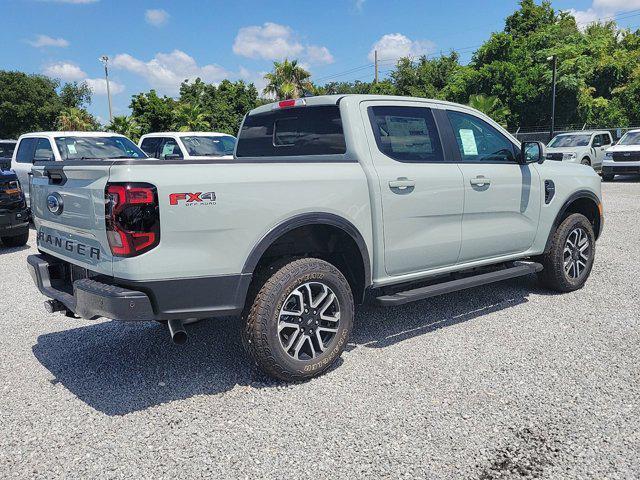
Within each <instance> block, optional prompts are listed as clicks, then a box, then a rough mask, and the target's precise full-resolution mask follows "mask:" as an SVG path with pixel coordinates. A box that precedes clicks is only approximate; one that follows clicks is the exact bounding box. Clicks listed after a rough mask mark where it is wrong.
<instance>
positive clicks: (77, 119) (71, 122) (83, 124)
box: [56, 107, 96, 131]
mask: <svg viewBox="0 0 640 480" xmlns="http://www.w3.org/2000/svg"><path fill="white" fill-rule="evenodd" d="M56 127H57V128H58V130H63V131H72V130H76V131H88V130H94V129H95V128H96V122H95V120H94V118H93V117H92V116H91V115H90V114H89V112H87V111H86V110H84V109H82V108H76V107H68V108H65V109H63V110H62V111H61V112H60V114H59V115H58V118H57V119H56Z"/></svg>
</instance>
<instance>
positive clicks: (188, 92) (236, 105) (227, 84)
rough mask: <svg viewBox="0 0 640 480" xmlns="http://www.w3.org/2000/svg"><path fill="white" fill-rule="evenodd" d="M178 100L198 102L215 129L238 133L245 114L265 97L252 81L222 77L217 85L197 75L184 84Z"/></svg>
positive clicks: (231, 133) (193, 103) (194, 103)
mask: <svg viewBox="0 0 640 480" xmlns="http://www.w3.org/2000/svg"><path fill="white" fill-rule="evenodd" d="M179 103H188V104H192V105H198V107H199V109H200V110H201V112H202V113H203V114H204V115H205V119H206V120H207V121H208V122H209V124H210V128H211V129H212V130H215V131H217V132H221V133H228V134H230V135H236V134H237V133H238V129H239V128H240V123H241V122H242V119H243V118H244V115H245V114H246V113H247V112H248V111H250V110H252V109H254V108H256V107H257V106H258V105H260V104H261V103H263V101H261V100H260V99H259V98H258V91H257V90H256V88H255V86H254V85H253V84H251V83H249V84H247V83H245V82H243V81H241V80H240V81H237V82H231V81H229V80H223V81H222V82H220V84H219V85H214V84H211V83H205V82H203V81H202V80H200V79H199V78H197V79H196V80H194V81H192V82H184V83H183V84H182V85H181V87H180V99H179Z"/></svg>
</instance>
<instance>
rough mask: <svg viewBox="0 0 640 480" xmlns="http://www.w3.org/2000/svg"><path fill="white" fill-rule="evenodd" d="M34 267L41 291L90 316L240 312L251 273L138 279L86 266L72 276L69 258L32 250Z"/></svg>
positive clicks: (162, 317) (163, 316)
mask: <svg viewBox="0 0 640 480" xmlns="http://www.w3.org/2000/svg"><path fill="white" fill-rule="evenodd" d="M27 262H28V265H29V271H30V273H31V276H32V277H33V280H34V282H35V283H36V286H37V287H38V289H39V290H40V292H41V293H42V294H43V295H45V296H47V297H49V298H51V299H54V300H57V301H59V302H61V303H62V304H64V305H65V307H66V308H67V309H68V310H69V311H71V312H73V313H75V314H77V315H79V316H81V317H83V318H87V319H95V318H99V317H104V318H110V319H115V320H125V321H148V320H170V319H186V318H207V317H219V316H227V315H237V314H239V313H240V312H241V311H242V309H243V307H244V300H245V296H246V292H247V289H248V286H249V283H250V281H251V275H227V276H217V277H201V278H194V279H176V280H161V281H153V282H136V281H130V280H124V279H118V278H113V277H107V276H103V275H97V274H95V273H93V272H89V271H88V272H86V273H87V275H86V278H79V279H77V278H76V277H74V278H76V279H74V280H72V278H71V274H70V270H71V267H70V264H69V263H67V262H64V261H62V260H59V259H57V258H54V257H51V256H49V255H30V256H29V257H28V259H27Z"/></svg>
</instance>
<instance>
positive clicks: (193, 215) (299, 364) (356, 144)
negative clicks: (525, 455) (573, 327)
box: [28, 95, 603, 380]
mask: <svg viewBox="0 0 640 480" xmlns="http://www.w3.org/2000/svg"><path fill="white" fill-rule="evenodd" d="M544 160H545V156H544V145H542V144H541V143H539V142H525V143H523V144H520V143H518V141H517V140H516V139H515V138H514V137H513V136H511V135H510V134H509V133H507V132H506V131H505V130H504V129H503V128H502V127H500V125H498V124H497V123H496V122H494V121H493V120H491V119H490V118H488V117H487V116H486V115H484V114H482V113H480V112H478V111H476V110H473V109H471V108H469V107H467V106H463V105H457V104H453V103H448V102H443V101H436V100H426V99H420V98H407V97H386V96H375V95H335V96H320V97H310V98H304V99H297V100H285V101H282V102H278V103H275V104H270V105H264V106H261V107H258V108H256V109H254V110H252V111H251V112H249V114H248V115H247V116H246V117H245V119H244V122H243V124H242V127H241V130H240V135H239V139H238V144H237V146H236V151H235V158H234V159H233V160H228V161H224V160H223V161H220V160H203V161H201V162H187V163H186V164H183V163H181V162H182V161H181V160H174V161H171V160H165V161H160V160H155V159H148V160H136V161H128V160H115V161H109V162H105V161H91V162H84V163H83V162H69V163H67V162H63V163H61V164H59V165H52V164H48V165H36V166H35V167H34V169H33V175H34V176H33V182H32V189H33V190H32V192H33V202H32V208H33V212H34V216H35V224H36V227H37V229H38V232H37V238H38V248H39V250H40V252H41V253H40V254H39V255H32V256H30V257H29V258H28V264H29V268H30V270H31V273H32V276H33V278H34V280H35V282H36V284H37V286H38V288H39V289H40V291H41V292H42V293H43V294H44V295H45V296H47V297H49V298H50V299H51V300H49V301H48V303H47V308H48V310H49V311H50V312H54V311H66V312H67V313H75V314H77V315H79V316H81V317H84V318H87V319H93V318H97V317H106V318H111V319H118V320H135V321H148V320H157V321H162V322H167V324H168V327H169V332H170V334H171V337H172V338H173V339H174V341H175V342H177V343H180V342H184V341H185V340H186V331H185V329H184V326H183V320H186V319H194V318H197V319H204V318H209V317H219V316H228V315H242V318H243V319H244V322H245V323H244V327H243V340H244V344H245V346H246V348H247V349H248V351H249V352H250V354H251V356H252V358H253V359H254V360H255V362H256V363H257V365H259V367H260V368H261V369H262V370H264V371H265V372H267V373H268V374H270V375H272V376H274V377H277V378H280V379H284V380H302V379H307V378H310V377H313V376H315V375H318V374H320V373H322V372H324V371H326V370H327V369H328V368H329V367H330V366H331V365H332V364H333V363H334V362H335V361H336V359H337V358H338V357H339V356H340V355H341V353H342V351H343V349H344V347H345V345H346V343H347V341H348V339H349V335H350V333H351V329H352V326H353V319H354V304H359V303H361V302H362V301H363V299H364V297H365V292H366V291H371V292H372V294H373V295H374V296H375V297H377V302H378V303H379V304H381V305H384V306H398V305H402V304H405V303H408V302H412V301H416V300H421V299H424V298H428V297H431V296H434V295H439V294H443V293H449V292H453V291H456V290H462V289H465V288H470V287H474V286H478V285H483V284H487V283H490V282H495V281H500V280H505V279H509V278H513V277H518V276H523V275H528V274H531V273H535V272H537V273H538V274H539V275H540V279H541V281H542V282H543V284H544V285H546V286H548V287H549V288H551V289H554V290H556V291H559V292H570V291H573V290H576V289H579V288H581V287H582V286H583V285H584V283H585V281H586V280H587V278H588V277H589V274H590V272H591V268H592V265H593V262H594V258H595V242H596V239H597V238H598V236H599V235H600V232H601V230H602V225H603V213H602V202H601V193H600V178H599V177H598V175H597V174H596V173H595V172H594V171H593V170H592V169H586V168H584V167H583V166H581V165H573V164H570V163H564V162H562V163H561V162H544ZM543 162H544V163H543ZM176 165H180V168H175V166H176ZM59 177H64V179H65V182H64V184H61V183H58V182H56V181H54V180H53V179H56V178H59ZM105 192H106V198H105ZM416 282H422V283H421V284H416Z"/></svg>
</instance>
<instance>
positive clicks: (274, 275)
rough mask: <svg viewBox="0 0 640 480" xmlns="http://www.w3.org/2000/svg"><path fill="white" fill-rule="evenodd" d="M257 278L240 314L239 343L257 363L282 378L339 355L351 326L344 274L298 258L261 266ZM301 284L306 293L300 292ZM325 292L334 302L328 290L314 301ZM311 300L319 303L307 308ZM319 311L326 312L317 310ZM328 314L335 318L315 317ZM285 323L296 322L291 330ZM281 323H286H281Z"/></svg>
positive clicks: (317, 368)
mask: <svg viewBox="0 0 640 480" xmlns="http://www.w3.org/2000/svg"><path fill="white" fill-rule="evenodd" d="M258 282H259V284H258V286H257V287H256V289H255V290H254V291H257V293H255V294H254V295H252V296H250V297H249V299H248V301H249V302H251V303H250V305H248V308H247V310H246V312H247V313H246V314H245V315H244V321H245V324H244V326H243V331H242V337H243V339H242V340H243V345H244V346H245V348H246V350H247V351H248V353H249V355H250V356H251V358H252V359H253V360H254V362H255V363H256V365H257V366H258V368H260V369H261V370H262V371H263V372H265V373H266V374H267V375H270V376H272V377H275V378H277V379H280V380H285V381H288V382H290V381H302V380H307V379H309V378H312V377H315V376H318V375H320V374H322V373H324V372H325V371H326V370H327V369H329V368H330V367H331V366H332V365H333V364H334V363H335V362H336V360H337V359H338V358H339V357H340V355H341V354H342V352H343V350H344V347H345V346H346V344H347V341H348V339H349V335H350V334H351V330H352V328H353V317H354V304H353V295H352V293H351V288H350V286H349V282H348V281H347V279H346V278H345V277H344V275H343V274H342V273H341V272H340V270H338V269H337V268H336V267H335V266H333V265H332V264H330V263H328V262H326V261H324V260H320V259H317V258H302V259H298V260H292V261H289V262H287V263H286V264H285V265H283V266H279V267H278V268H277V269H275V268H274V269H269V270H266V275H265V272H263V277H262V278H260V277H258ZM307 286H308V287H307ZM307 289H309V293H308V296H307V295H306V294H305V293H304V292H305V291H306V290H307ZM325 292H331V293H332V294H333V295H334V297H335V302H333V303H328V302H329V301H330V300H331V297H330V294H329V293H327V294H326V297H323V298H324V300H323V302H324V303H323V302H321V301H319V299H320V298H321V297H322V294H323V293H325ZM314 295H315V297H314ZM314 299H315V301H318V305H319V306H316V308H311V305H312V304H313V302H314ZM285 302H287V303H286V304H285ZM307 307H309V308H307ZM321 309H323V310H322V312H321V311H320V310H321ZM290 310H291V311H296V312H297V311H298V310H299V311H300V312H301V314H300V315H296V316H289V315H287V314H283V313H282V312H283V311H285V312H286V311H290ZM306 310H308V314H307V313H305V311H306ZM323 312H331V313H326V315H323ZM336 312H337V313H336ZM315 314H317V315H316V316H315V317H314V316H313V315H315ZM328 315H331V317H330V318H336V317H337V318H338V320H337V321H336V320H333V319H332V320H331V321H326V320H322V319H321V317H324V318H328V317H327V316H328ZM318 322H319V323H318ZM291 324H295V325H297V330H296V327H289V326H288V325H291ZM284 325H287V326H285V327H284V328H283V326H284ZM285 329H289V330H285ZM314 329H315V330H314ZM327 329H329V330H331V331H329V330H327ZM332 330H336V331H335V332H333V331H332ZM289 332H290V333H289ZM306 337H309V338H308V340H307V339H306ZM302 338H305V340H304V344H303V347H304V350H302V348H303V347H300V348H299V352H293V350H295V347H296V346H298V342H302V340H301V339H302ZM325 341H326V343H324V342H325ZM289 342H292V346H291V347H290V348H289V349H288V350H287V349H285V348H286V345H285V344H288V343H289ZM319 342H322V343H319ZM316 347H317V348H316ZM292 352H293V353H292Z"/></svg>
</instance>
